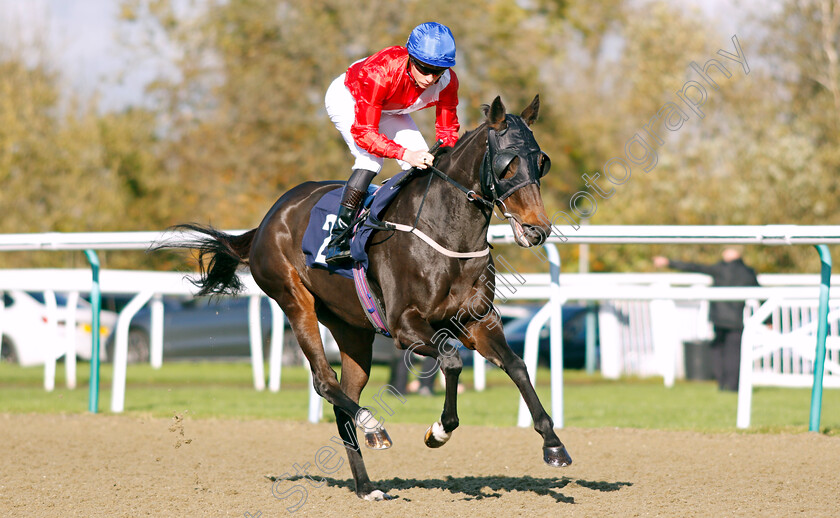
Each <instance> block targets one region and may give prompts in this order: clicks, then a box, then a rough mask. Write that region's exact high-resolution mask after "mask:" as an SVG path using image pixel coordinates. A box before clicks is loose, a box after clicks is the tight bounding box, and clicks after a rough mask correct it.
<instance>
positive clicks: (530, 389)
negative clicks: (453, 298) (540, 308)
mask: <svg viewBox="0 0 840 518" xmlns="http://www.w3.org/2000/svg"><path fill="white" fill-rule="evenodd" d="M466 330H467V331H468V332H469V334H467V335H465V336H464V337H463V338H462V339H463V340H464V342H465V343H466V342H469V343H470V344H471V345H472V346H473V347H474V348H475V349H476V350H477V351H478V352H479V353H480V354H481V355H482V356H484V357H485V358H487V359H488V360H489V361H491V362H493V363H494V364H496V365H497V366H498V367H501V368H502V369H503V370H504V371H505V372H506V373H507V375H508V376H510V379H511V380H513V383H514V384H515V385H516V387H517V388H518V389H519V393H520V394H522V398H523V399H524V400H525V404H526V405H528V410H529V411H530V412H531V418H532V419H533V420H534V429H535V430H536V431H537V432H538V433H539V434H540V435H541V436H542V438H543V460H544V461H545V463H546V464H548V465H550V466H556V467H562V466H568V465H570V464H571V463H572V458H571V457H570V456H569V453H568V452H567V451H566V447H565V446H563V443H562V442H561V441H560V438H559V437H557V434H556V433H555V432H554V421H552V419H551V417H550V416H549V415H548V412H546V411H545V408H543V406H542V403H540V399H539V397H538V396H537V392H536V390H534V386H533V385H532V384H531V379H530V377H529V376H528V370H527V368H526V367H525V362H524V361H522V358H520V357H519V356H517V355H516V354H515V353H514V352H513V351H511V349H510V347H509V346H508V344H507V341H506V340H505V335H504V334H503V332H502V329H501V323H498V322H497V323H495V325H494V324H493V323H492V322H486V321H484V320H479V321H473V322H471V323H470V324H467V326H466Z"/></svg>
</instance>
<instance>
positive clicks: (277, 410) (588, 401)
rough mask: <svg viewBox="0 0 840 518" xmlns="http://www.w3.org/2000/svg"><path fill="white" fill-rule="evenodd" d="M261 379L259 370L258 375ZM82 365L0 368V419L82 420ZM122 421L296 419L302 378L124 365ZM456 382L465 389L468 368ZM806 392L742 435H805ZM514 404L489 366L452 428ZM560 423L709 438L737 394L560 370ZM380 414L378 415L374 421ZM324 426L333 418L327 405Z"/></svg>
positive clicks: (425, 416) (105, 401) (487, 418)
mask: <svg viewBox="0 0 840 518" xmlns="http://www.w3.org/2000/svg"><path fill="white" fill-rule="evenodd" d="M266 372H267V371H266ZM88 376H89V365H88V364H86V363H80V364H79V366H78V383H79V388H77V389H75V390H69V389H66V388H63V387H64V385H65V378H64V365H63V364H61V363H59V365H58V368H57V376H56V389H55V390H54V391H53V392H46V391H45V390H44V389H43V369H42V368H21V367H17V366H13V365H6V364H2V365H0V413H30V412H36V413H84V412H87V408H88V388H87V385H88ZM111 376H112V369H111V366H110V365H104V366H102V370H101V377H100V384H101V389H102V390H101V392H100V400H99V409H100V411H101V412H103V413H108V411H109V408H110V401H111V399H110V398H111V390H110V388H111ZM127 380H128V381H127V388H126V401H125V409H126V411H125V413H126V414H128V415H141V416H157V417H168V416H171V415H173V414H175V413H181V412H184V411H187V412H188V413H189V415H191V416H192V417H193V418H207V417H217V418H238V419H255V418H268V419H284V420H301V421H303V420H305V419H306V416H307V405H308V383H309V381H308V373H307V372H306V371H305V370H304V369H303V368H302V367H291V368H284V369H283V379H282V390H281V391H280V392H278V393H271V392H268V391H264V392H257V391H255V390H254V389H253V381H252V377H251V366H250V364H249V363H245V362H242V363H175V362H171V363H166V364H164V366H163V367H162V368H161V369H159V370H155V369H152V368H151V367H149V366H147V365H139V366H129V368H128V375H127ZM387 380H388V369H387V368H386V367H383V366H375V367H374V369H373V372H372V373H371V380H370V382H369V384H368V388H367V389H366V391H365V393H364V394H363V396H362V404H365V405H369V406H371V407H373V408H376V407H377V406H378V402H376V401H374V400H373V399H372V398H373V396H374V395H375V394H376V393H377V391H379V389H380V388H381V387H383V386H384V385H385V384H386V383H387ZM537 380H538V384H537V391H538V393H539V395H540V399H541V400H542V402H543V404H544V405H545V406H546V408H548V409H550V406H551V396H550V387H549V385H548V382H549V372H548V370H545V369H543V370H540V371H539V372H538V374H537ZM462 382H463V383H464V384H465V385H466V386H467V387H468V388H470V387H472V370H471V369H465V370H464V374H463V375H462ZM810 400H811V391H810V389H787V388H784V389H783V388H768V387H761V388H756V389H755V390H754V392H753V412H752V426H751V428H750V431H751V432H764V433H777V432H781V431H790V432H801V431H806V430H807V429H808V420H809V411H810ZM384 401H385V402H386V403H387V404H389V405H390V406H391V410H392V411H393V415H391V416H388V417H387V418H386V420H387V421H389V422H397V423H422V424H429V423H431V422H433V421H435V420H436V419H437V418H438V417H439V415H440V411H441V409H442V407H443V396H442V395H437V396H434V397H420V396H415V395H408V396H406V401H405V403H400V401H398V400H397V399H396V398H394V397H392V396H385V397H384ZM518 404H519V399H518V392H517V391H516V389H515V388H514V386H513V383H512V382H511V381H510V380H509V379H508V378H507V376H506V375H505V374H504V373H503V372H501V371H500V370H498V369H495V368H492V369H489V370H488V373H487V390H485V391H484V392H480V393H479V392H475V391H473V390H467V391H466V392H465V393H464V394H461V396H460V397H459V398H458V411H459V416H460V419H461V423H462V424H464V425H478V426H514V425H515V424H516V414H517V409H518ZM564 404H565V425H566V426H572V427H585V428H597V427H621V428H654V429H672V430H697V431H710V432H732V431H735V430H736V428H735V413H736V406H737V395H736V394H734V393H722V392H718V390H717V389H716V387H715V385H714V383H712V382H677V384H676V385H675V386H674V387H673V388H670V389H668V388H665V387H664V386H663V384H662V380H661V378H648V379H633V378H627V379H622V380H605V379H603V378H601V377H600V376H597V375H596V376H588V375H586V374H585V373H583V372H580V371H566V372H565V398H564ZM839 409H840V391H838V390H826V391H825V392H824V394H823V405H822V419H821V431H822V432H824V433H828V434H831V435H840V410H839ZM382 415H384V414H382ZM324 420H326V421H332V420H334V418H333V415H332V409H331V408H330V406H329V405H328V404H325V408H324Z"/></svg>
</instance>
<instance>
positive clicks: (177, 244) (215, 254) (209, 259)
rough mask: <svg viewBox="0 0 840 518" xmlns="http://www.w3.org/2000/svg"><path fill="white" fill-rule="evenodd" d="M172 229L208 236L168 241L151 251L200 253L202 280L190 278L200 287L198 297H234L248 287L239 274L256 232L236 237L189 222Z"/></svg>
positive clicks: (199, 263)
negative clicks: (186, 250)
mask: <svg viewBox="0 0 840 518" xmlns="http://www.w3.org/2000/svg"><path fill="white" fill-rule="evenodd" d="M170 230H172V231H180V232H191V233H198V234H204V235H205V236H208V237H195V236H191V237H188V238H187V239H185V240H179V241H168V242H165V243H161V244H159V245H156V246H154V247H152V249H151V250H159V249H161V248H188V249H194V250H198V268H199V270H200V272H201V278H200V279H198V280H194V279H190V282H191V283H193V284H194V285H195V286H196V287H198V288H199V291H198V293H197V295H199V296H203V295H214V294H215V295H224V294H230V295H235V294H237V293H239V292H241V291H242V290H243V289H244V288H245V286H244V285H243V284H242V281H241V280H239V277H238V276H237V275H236V270H238V269H239V266H240V265H242V264H246V263H247V262H248V254H249V253H250V251H251V242H252V241H253V240H254V234H255V233H256V232H257V230H256V229H254V230H250V231H248V232H245V233H244V234H241V235H238V236H234V235H231V234H226V233H224V232H221V231H219V230H216V229H215V228H213V227H210V226H204V225H197V224H194V223H187V224H183V225H175V226H174V227H172V228H171V229H170Z"/></svg>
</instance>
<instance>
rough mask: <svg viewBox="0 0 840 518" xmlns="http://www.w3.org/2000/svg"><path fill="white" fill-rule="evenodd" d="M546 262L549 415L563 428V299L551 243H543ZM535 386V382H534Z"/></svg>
mask: <svg viewBox="0 0 840 518" xmlns="http://www.w3.org/2000/svg"><path fill="white" fill-rule="evenodd" d="M545 251H546V252H547V253H548V262H549V264H550V265H551V266H550V271H551V285H550V287H549V290H550V291H549V305H551V321H550V324H549V331H550V332H549V343H550V344H551V417H552V419H553V420H554V428H563V303H564V302H565V300H563V296H562V293H561V292H560V254H559V253H558V252H557V247H556V246H554V245H552V244H546V245H545ZM534 385H535V386H536V382H534Z"/></svg>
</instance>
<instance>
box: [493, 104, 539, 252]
mask: <svg viewBox="0 0 840 518" xmlns="http://www.w3.org/2000/svg"><path fill="white" fill-rule="evenodd" d="M539 111H540V96H539V95H537V96H536V97H534V100H533V101H532V102H531V104H530V106H528V107H527V108H525V110H523V111H522V114H521V115H520V116H518V117H517V116H516V115H511V114H507V113H505V106H504V104H502V100H501V98H499V97H496V99H494V100H493V103H492V104H491V105H490V106H489V107H486V110H485V115H486V116H487V127H488V132H487V154H486V155H485V157H484V163H483V164H482V166H481V188H482V191H483V194H484V196H485V197H486V198H488V199H490V200H493V201H494V202H495V203H496V204H497V205H498V206H499V207H500V208H501V210H502V213H503V214H504V216H505V217H506V218H508V220H509V221H510V226H511V228H512V229H513V234H514V238H515V239H516V243H517V244H519V245H520V246H524V247H529V246H537V245H541V244H542V243H543V242H545V239H546V237H548V235H549V232H550V230H551V228H550V226H549V219H548V216H547V215H546V213H545V206H544V205H543V201H542V197H541V196H540V179H541V178H542V177H543V176H545V175H546V174H547V173H548V170H549V167H550V166H551V161H550V160H549V158H548V155H546V154H545V153H544V152H543V151H542V150H541V149H540V146H539V144H537V141H536V139H534V134H533V132H532V131H531V128H530V126H531V124H533V123H534V121H536V120H537V114H538V113H539Z"/></svg>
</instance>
